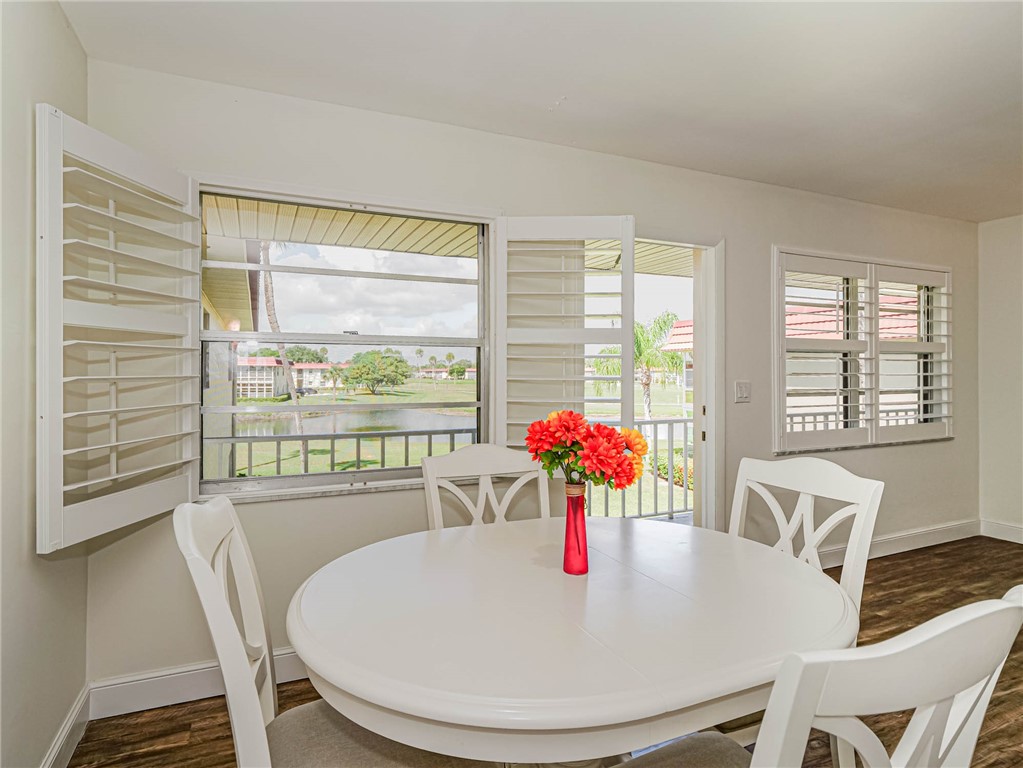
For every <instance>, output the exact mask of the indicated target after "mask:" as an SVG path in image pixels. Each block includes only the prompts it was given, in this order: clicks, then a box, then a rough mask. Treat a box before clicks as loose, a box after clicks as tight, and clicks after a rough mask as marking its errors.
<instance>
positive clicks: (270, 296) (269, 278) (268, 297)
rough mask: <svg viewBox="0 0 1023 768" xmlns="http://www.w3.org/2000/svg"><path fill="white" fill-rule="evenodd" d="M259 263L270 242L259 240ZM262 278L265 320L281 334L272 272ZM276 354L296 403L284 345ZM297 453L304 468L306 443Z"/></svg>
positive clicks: (265, 261) (298, 423) (298, 424)
mask: <svg viewBox="0 0 1023 768" xmlns="http://www.w3.org/2000/svg"><path fill="white" fill-rule="evenodd" d="M277 245H278V248H282V247H283V243H278V244H277ZM259 263H260V264H261V265H264V266H269V265H270V241H269V240H260V241H259ZM259 274H260V276H261V277H262V278H263V303H264V304H265V305H266V319H267V322H268V323H269V324H270V330H271V331H272V332H273V333H280V332H281V324H280V323H279V322H278V321H277V305H276V304H275V303H274V276H273V272H271V271H270V270H269V269H266V270H264V271H262V272H260V273H259ZM277 353H278V355H279V356H280V358H281V365H282V366H283V367H284V383H285V384H287V385H288V394H289V395H291V402H293V403H298V391H297V389H296V387H295V376H294V374H293V372H292V370H291V361H289V360H288V355H287V353H286V352H285V350H284V344H283V343H278V344H277ZM295 429H296V430H297V434H299V435H301V434H302V414H301V412H299V411H295ZM298 445H299V452H300V457H301V461H302V466H303V467H304V466H306V443H305V441H304V440H302V441H299V444H298Z"/></svg>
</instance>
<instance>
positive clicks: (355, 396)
mask: <svg viewBox="0 0 1023 768" xmlns="http://www.w3.org/2000/svg"><path fill="white" fill-rule="evenodd" d="M476 399H477V394H476V382H475V381H451V380H444V381H428V380H426V379H409V380H408V381H406V382H405V383H404V384H402V385H401V386H400V387H394V388H386V389H380V390H378V391H377V393H376V394H375V395H372V394H370V393H369V392H367V391H366V390H364V389H360V390H358V391H355V392H346V391H345V390H344V389H341V388H338V390H337V392H336V393H335V392H332V391H331V390H330V389H329V388H319V390H318V394H315V395H304V396H300V397H299V402H300V403H301V404H303V405H315V404H318V403H380V404H382V405H383V404H387V405H394V404H401V403H455V402H465V401H473V400H476Z"/></svg>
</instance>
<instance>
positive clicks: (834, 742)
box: [831, 736, 856, 768]
mask: <svg viewBox="0 0 1023 768" xmlns="http://www.w3.org/2000/svg"><path fill="white" fill-rule="evenodd" d="M831 764H832V765H834V766H835V768H856V750H854V749H853V747H852V744H850V743H849V742H848V741H845V740H843V739H840V738H838V737H837V736H831Z"/></svg>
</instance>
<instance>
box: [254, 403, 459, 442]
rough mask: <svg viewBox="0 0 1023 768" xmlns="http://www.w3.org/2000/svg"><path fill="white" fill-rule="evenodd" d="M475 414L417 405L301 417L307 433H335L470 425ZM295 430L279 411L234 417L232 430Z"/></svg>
mask: <svg viewBox="0 0 1023 768" xmlns="http://www.w3.org/2000/svg"><path fill="white" fill-rule="evenodd" d="M475 427H476V416H475V414H471V413H458V412H455V411H433V410H427V409H419V408H399V409H395V410H390V409H380V410H372V411H354V412H349V413H346V412H344V411H336V412H334V413H328V414H324V415H319V416H306V417H305V418H303V419H302V431H303V432H305V433H306V434H334V433H338V432H369V433H371V432H391V431H402V430H424V429H430V430H437V431H443V430H448V429H473V428H475ZM294 433H295V417H294V415H293V414H285V413H282V414H280V415H275V416H272V417H270V418H266V417H261V418H259V419H251V420H248V419H237V420H236V427H235V434H236V435H237V436H239V437H256V436H261V435H291V434H294Z"/></svg>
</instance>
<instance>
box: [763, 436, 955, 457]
mask: <svg viewBox="0 0 1023 768" xmlns="http://www.w3.org/2000/svg"><path fill="white" fill-rule="evenodd" d="M950 440H955V435H948V436H946V437H926V438H921V439H919V440H893V441H890V442H885V443H861V444H859V445H837V446H833V447H830V448H825V447H813V448H790V449H788V450H784V451H771V454H772V455H773V456H798V455H801V454H807V453H835V452H836V451H858V450H862V449H864V448H894V447H898V446H902V445H923V444H924V443H947V442H949V441H950Z"/></svg>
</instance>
